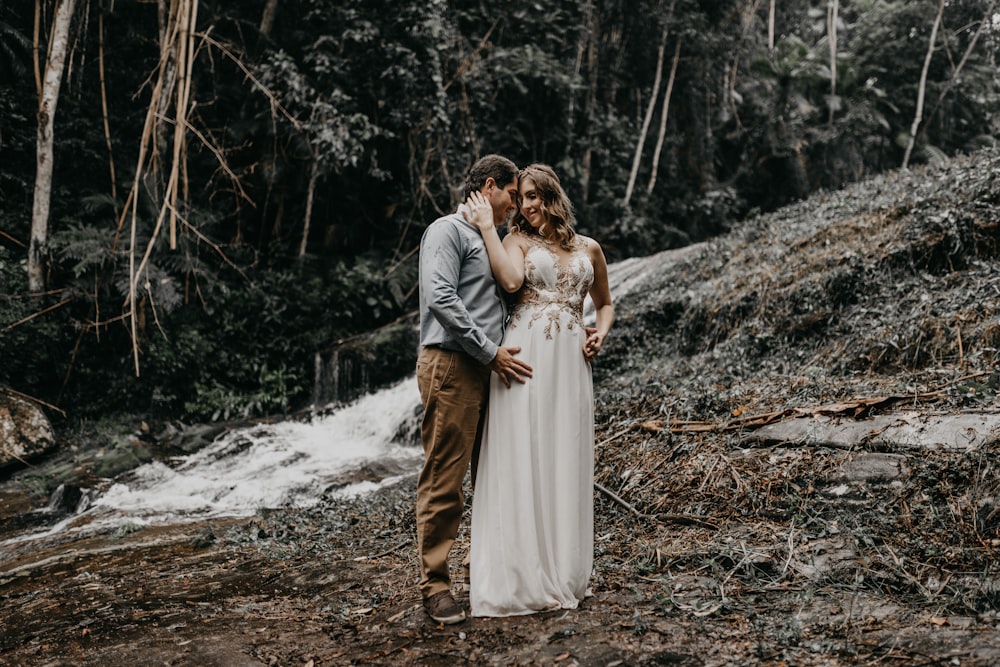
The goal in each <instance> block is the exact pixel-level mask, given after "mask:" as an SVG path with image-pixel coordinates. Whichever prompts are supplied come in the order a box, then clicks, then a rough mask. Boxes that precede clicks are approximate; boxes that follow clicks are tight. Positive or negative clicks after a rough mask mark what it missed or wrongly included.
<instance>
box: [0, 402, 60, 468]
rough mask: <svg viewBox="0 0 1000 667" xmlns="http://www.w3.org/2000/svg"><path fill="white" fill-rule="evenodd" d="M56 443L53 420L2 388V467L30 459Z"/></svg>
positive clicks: (0, 443) (0, 460)
mask: <svg viewBox="0 0 1000 667" xmlns="http://www.w3.org/2000/svg"><path fill="white" fill-rule="evenodd" d="M55 445H56V438H55V434H54V432H53V430H52V424H51V423H50V422H49V419H48V417H46V416H45V413H44V412H42V409H41V408H39V407H38V406H37V405H36V404H34V403H32V402H31V401H29V400H27V399H24V398H21V397H20V396H16V395H14V394H10V393H8V392H5V391H3V390H2V389H0V470H5V469H8V468H12V467H16V466H22V465H24V464H26V463H30V462H31V461H32V460H35V459H37V458H38V457H40V456H43V455H44V454H47V453H48V452H49V451H51V450H52V449H53V448H54V447H55Z"/></svg>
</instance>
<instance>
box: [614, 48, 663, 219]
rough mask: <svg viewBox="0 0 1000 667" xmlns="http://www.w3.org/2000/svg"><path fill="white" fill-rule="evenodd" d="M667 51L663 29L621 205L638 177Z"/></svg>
mask: <svg viewBox="0 0 1000 667" xmlns="http://www.w3.org/2000/svg"><path fill="white" fill-rule="evenodd" d="M666 50H667V29H666V28H663V33H662V34H661V36H660V48H659V50H658V51H657V56H656V74H655V75H654V76H653V90H652V92H651V93H650V95H649V104H647V105H646V115H645V116H644V117H643V119H642V129H640V130H639V140H638V141H637V142H636V146H635V156H634V157H633V158H632V171H631V172H630V173H629V176H628V185H627V186H626V187H625V197H624V199H622V205H624V206H628V203H629V201H630V200H631V199H632V191H633V190H634V189H635V179H636V177H637V176H638V175H639V162H640V161H642V148H643V146H645V145H646V135H647V133H648V132H649V124H650V122H651V121H652V120H653V109H655V108H656V100H657V99H658V98H659V97H660V94H659V93H660V80H661V79H662V78H663V59H664V54H665V52H666Z"/></svg>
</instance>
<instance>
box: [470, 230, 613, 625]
mask: <svg viewBox="0 0 1000 667" xmlns="http://www.w3.org/2000/svg"><path fill="white" fill-rule="evenodd" d="M529 242H530V247H529V249H528V252H527V254H526V255H525V284H524V287H523V290H522V292H521V293H520V294H519V301H518V303H517V305H515V306H514V309H513V312H512V313H511V319H510V322H509V323H508V325H507V330H506V333H505V335H504V342H503V344H504V345H505V346H519V347H520V348H521V352H520V353H519V354H518V355H517V356H519V357H520V358H522V359H524V360H525V361H526V362H527V363H529V364H530V365H531V367H532V369H533V377H532V378H531V379H529V380H528V381H527V383H525V384H518V383H517V382H512V383H511V386H510V388H507V387H505V386H504V385H503V383H501V382H500V380H499V379H498V378H497V376H496V374H494V375H493V377H492V379H491V384H490V399H489V408H488V411H487V416H486V422H485V425H484V432H483V440H482V449H481V452H480V457H479V468H478V472H477V476H476V487H475V492H474V496H473V503H472V529H471V542H472V543H471V562H470V580H471V581H470V594H469V597H470V604H471V608H472V615H473V616H515V615H520V614H530V613H533V612H536V611H541V610H548V609H560V608H562V609H573V608H576V606H577V605H578V604H579V602H580V600H582V599H583V598H584V595H586V594H587V586H588V583H589V580H590V573H591V568H592V566H593V552H594V548H593V547H594V495H593V494H594V491H593V482H594V386H593V379H592V376H591V369H590V364H589V363H588V362H587V361H586V360H585V359H584V357H583V344H584V341H585V340H586V333H585V332H584V328H583V301H584V297H585V296H586V295H587V293H588V292H589V291H590V286H591V284H592V283H593V281H594V268H593V265H592V264H591V262H590V258H589V256H588V255H587V252H586V249H585V242H583V241H582V240H579V239H578V241H577V247H576V249H575V250H574V252H573V254H572V255H571V256H570V258H569V260H568V261H567V262H566V263H565V265H563V264H562V263H561V262H560V259H559V258H558V256H557V255H556V254H555V253H553V252H552V251H551V250H550V249H549V248H548V246H546V245H545V244H544V243H543V242H542V241H540V240H539V239H537V237H530V241H529Z"/></svg>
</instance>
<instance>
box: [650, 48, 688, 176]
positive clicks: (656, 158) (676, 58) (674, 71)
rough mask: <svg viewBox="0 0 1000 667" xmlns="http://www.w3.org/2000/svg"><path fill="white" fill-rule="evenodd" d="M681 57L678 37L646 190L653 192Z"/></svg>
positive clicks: (664, 94) (664, 95)
mask: <svg viewBox="0 0 1000 667" xmlns="http://www.w3.org/2000/svg"><path fill="white" fill-rule="evenodd" d="M680 59H681V39H680V38H679V37H678V38H677V47H676V48H675V49H674V62H673V64H671V65H670V77H669V78H668V79H667V89H666V91H664V93H663V110H662V112H661V113H660V132H659V134H658V135H657V137H656V150H655V151H653V173H651V174H650V175H649V185H647V186H646V192H647V193H650V194H651V193H652V192H653V188H654V187H655V186H656V172H657V171H659V169H660V151H662V150H663V139H664V137H665V136H666V134H667V112H668V111H669V110H670V97H671V95H672V94H673V91H674V80H675V79H676V78H677V63H678V62H680Z"/></svg>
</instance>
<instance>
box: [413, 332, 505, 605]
mask: <svg viewBox="0 0 1000 667" xmlns="http://www.w3.org/2000/svg"><path fill="white" fill-rule="evenodd" d="M489 379H490V370H489V368H487V367H486V366H483V365H482V364H480V363H478V362H477V361H475V360H474V359H473V358H472V357H470V356H469V355H467V354H465V353H464V352H452V351H450V350H442V349H440V348H433V347H430V348H427V347H425V348H423V349H422V350H421V351H420V356H419V357H418V358H417V384H418V385H419V387H420V399H421V401H422V402H423V405H424V417H423V422H422V423H421V425H420V435H421V439H422V440H423V444H424V466H423V468H422V469H421V471H420V477H419V478H418V479H417V553H418V554H419V556H420V592H421V594H422V595H423V597H424V599H426V598H429V597H430V596H432V595H434V594H435V593H439V592H440V591H445V590H449V589H450V588H451V577H450V575H449V571H448V553H449V552H450V551H451V547H452V544H454V542H455V536H456V535H457V534H458V528H459V525H460V524H461V522H462V512H463V510H464V508H465V498H464V497H463V494H462V481H463V480H464V478H465V471H466V469H467V468H468V467H469V462H470V461H472V463H473V465H475V459H476V458H478V456H475V455H474V454H477V453H478V449H479V429H480V424H481V421H482V413H483V411H484V409H485V407H486V396H487V392H488V391H489ZM474 480H475V469H473V481H474Z"/></svg>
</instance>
